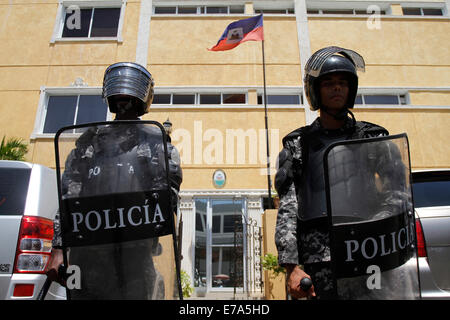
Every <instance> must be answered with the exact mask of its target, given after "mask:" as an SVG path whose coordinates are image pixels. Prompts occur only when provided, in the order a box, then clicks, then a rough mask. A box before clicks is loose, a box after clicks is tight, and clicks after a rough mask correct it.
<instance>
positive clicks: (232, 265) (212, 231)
mask: <svg viewBox="0 0 450 320" xmlns="http://www.w3.org/2000/svg"><path fill="white" fill-rule="evenodd" d="M195 205H196V236H195V269H196V270H195V271H196V281H195V285H196V286H197V285H198V286H206V287H207V288H208V290H229V289H233V288H235V287H237V288H242V286H243V283H244V279H243V276H244V275H243V270H244V266H243V263H244V260H243V255H244V251H243V248H245V245H244V243H243V241H244V240H245V237H244V236H243V234H244V230H243V225H242V220H243V216H244V211H245V210H244V208H245V206H244V200H243V199H242V198H220V199H219V198H209V199H196V201H195ZM227 288H229V289H227Z"/></svg>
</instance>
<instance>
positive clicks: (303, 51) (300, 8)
mask: <svg viewBox="0 0 450 320" xmlns="http://www.w3.org/2000/svg"><path fill="white" fill-rule="evenodd" d="M294 6H295V19H296V21H297V37H298V48H299V51H300V65H301V71H302V77H303V76H304V75H303V72H304V70H305V65H306V62H307V61H308V58H309V57H310V56H311V44H310V38H309V29H308V16H307V13H306V0H294ZM302 83H303V81H302ZM303 97H304V98H305V99H304V106H305V122H306V124H307V125H308V124H311V123H312V122H313V121H314V119H316V118H317V115H318V114H317V111H311V110H310V109H309V103H308V101H307V100H306V97H305V95H303Z"/></svg>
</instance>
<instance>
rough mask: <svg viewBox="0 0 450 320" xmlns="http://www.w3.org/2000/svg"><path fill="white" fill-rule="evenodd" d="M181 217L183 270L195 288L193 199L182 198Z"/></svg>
mask: <svg viewBox="0 0 450 320" xmlns="http://www.w3.org/2000/svg"><path fill="white" fill-rule="evenodd" d="M179 206H180V209H179V211H180V216H181V218H182V219H183V235H182V241H181V255H182V256H183V259H182V260H181V270H183V271H185V272H186V273H187V274H188V275H189V277H190V278H191V282H192V283H191V286H192V287H194V254H195V248H194V246H193V244H194V243H195V205H194V199H193V198H192V197H183V196H181V200H180V205H179Z"/></svg>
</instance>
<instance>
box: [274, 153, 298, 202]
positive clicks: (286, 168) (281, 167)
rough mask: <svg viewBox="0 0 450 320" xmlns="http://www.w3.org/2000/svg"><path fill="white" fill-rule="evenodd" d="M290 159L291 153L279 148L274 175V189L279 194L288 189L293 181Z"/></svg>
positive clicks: (284, 192)
mask: <svg viewBox="0 0 450 320" xmlns="http://www.w3.org/2000/svg"><path fill="white" fill-rule="evenodd" d="M292 160H293V159H292V155H291V153H290V152H289V151H288V150H286V149H283V150H281V152H280V153H279V155H278V170H277V173H276V175H275V189H276V190H277V192H278V194H279V195H280V196H281V195H284V194H286V193H287V192H288V191H289V187H290V186H291V184H292V182H293V181H294V170H293V166H292V163H293V161H292Z"/></svg>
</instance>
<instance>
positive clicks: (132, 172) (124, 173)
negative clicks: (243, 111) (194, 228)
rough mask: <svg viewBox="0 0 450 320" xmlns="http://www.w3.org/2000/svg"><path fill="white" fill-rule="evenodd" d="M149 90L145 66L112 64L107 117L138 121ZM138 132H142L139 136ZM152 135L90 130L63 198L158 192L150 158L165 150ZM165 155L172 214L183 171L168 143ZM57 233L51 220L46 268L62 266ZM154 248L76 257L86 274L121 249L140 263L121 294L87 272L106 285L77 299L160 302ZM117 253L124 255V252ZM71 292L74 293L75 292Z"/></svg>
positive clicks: (75, 155) (151, 244)
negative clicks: (49, 256)
mask: <svg viewBox="0 0 450 320" xmlns="http://www.w3.org/2000/svg"><path fill="white" fill-rule="evenodd" d="M153 88H154V81H153V77H152V75H151V74H150V73H149V72H148V71H147V70H146V69H145V68H144V67H143V66H141V65H139V64H137V63H131V62H120V63H115V64H112V65H111V66H109V67H108V68H107V69H106V71H105V74H104V79H103V92H102V96H103V98H104V99H105V101H106V102H107V105H108V107H109V110H110V112H112V113H115V115H116V117H115V120H139V117H141V116H142V115H144V114H146V113H148V112H149V109H150V105H151V103H152V100H153V96H154V89H153ZM137 131H140V132H139V134H137ZM153 136H154V134H153V133H152V132H151V130H150V129H148V128H144V127H141V126H139V125H134V126H133V125H130V126H127V125H125V126H121V127H107V126H106V127H105V126H102V127H95V126H94V127H90V128H88V130H87V131H85V132H84V133H83V134H82V135H81V136H80V138H78V140H77V141H76V148H75V149H73V150H72V151H71V153H70V154H69V156H68V157H67V160H66V166H65V171H64V173H63V176H62V187H61V188H62V194H63V198H64V197H78V196H79V197H82V196H85V197H86V196H89V195H91V192H92V191H93V190H95V192H96V193H97V195H98V194H102V193H109V192H133V191H139V190H138V189H142V188H145V189H147V190H148V189H157V188H158V183H159V182H160V181H162V179H163V178H164V177H163V172H162V171H161V168H160V167H159V166H158V165H157V163H156V165H155V160H154V157H155V156H157V155H158V154H159V155H160V154H161V153H162V149H163V146H162V145H161V143H159V144H158V143H156V142H154V141H151V139H152V137H153ZM137 137H139V138H137ZM102 139H109V141H110V143H102V141H101V140H102ZM99 146H101V148H100V147H99ZM167 152H168V156H169V161H168V163H169V169H168V170H169V179H170V190H171V192H172V196H171V199H172V204H171V205H172V209H173V211H174V212H175V211H176V207H177V201H178V192H179V189H180V184H181V182H182V171H181V167H180V157H179V154H178V151H177V150H176V148H175V147H174V146H173V145H172V144H170V142H168V143H167ZM113 162H114V163H113ZM152 163H153V165H152ZM96 170H97V171H96ZM100 173H101V174H100ZM138 173H139V174H138ZM60 233H61V230H60V224H59V217H57V219H55V237H54V241H53V246H54V250H53V253H52V261H51V265H50V268H49V269H52V268H53V269H57V267H58V266H59V265H60V264H61V263H62V253H61V250H60V249H58V248H59V247H60V246H61V236H60ZM158 246H159V245H158V241H157V238H155V239H147V240H146V241H141V242H140V243H139V244H134V243H131V244H130V243H128V244H127V243H125V244H123V246H122V245H121V244H119V245H111V246H110V247H108V246H105V249H104V251H105V252H106V253H105V254H103V255H102V250H98V252H99V255H98V259H97V258H95V259H92V257H90V258H86V259H84V258H83V259H81V258H80V257H78V258H79V259H78V260H80V261H84V262H85V263H86V265H87V267H86V268H87V269H89V268H92V266H94V267H95V265H96V264H98V265H102V268H103V269H105V268H108V267H109V266H111V265H113V264H114V263H116V262H114V261H110V260H111V259H110V258H109V257H110V256H111V254H110V253H107V251H108V250H110V251H111V250H116V251H117V250H118V247H120V248H119V249H120V250H119V251H121V252H122V251H123V252H127V253H126V256H127V258H128V259H135V260H136V261H139V264H140V265H143V266H144V267H143V268H137V267H135V266H134V265H138V264H137V263H133V266H132V267H129V268H128V269H127V270H129V273H133V275H132V277H133V278H131V280H130V283H128V284H127V286H128V287H127V288H125V287H126V286H122V287H121V288H120V289H119V290H118V288H116V287H114V286H111V287H108V286H107V283H108V281H106V280H105V279H104V278H102V277H101V273H102V272H103V271H102V270H99V271H98V272H96V271H95V270H94V271H89V272H85V277H87V278H88V280H87V281H104V285H103V288H100V289H91V290H90V291H89V290H84V291H83V292H82V293H81V294H80V298H82V299H86V298H87V299H97V298H99V299H122V298H125V299H152V298H155V297H156V298H163V296H164V293H162V295H161V292H159V293H158V292H155V291H156V290H157V289H155V286H156V285H157V284H155V280H156V278H157V274H156V272H155V269H154V266H153V261H152V255H155V254H158V250H160V249H158ZM125 247H126V248H125ZM75 249H76V248H75ZM84 250H85V251H86V250H88V249H84ZM71 251H72V252H71V253H70V254H71V255H72V256H75V255H83V254H85V253H83V252H82V251H79V250H74V249H71ZM120 254H121V255H125V254H124V253H120ZM102 259H103V261H102ZM115 260H117V259H115ZM130 265H131V263H130ZM111 272H113V271H111ZM122 277H123V275H122ZM102 279H103V280H102ZM100 287H102V286H100ZM74 293H75V294H77V292H76V291H75V292H74Z"/></svg>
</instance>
